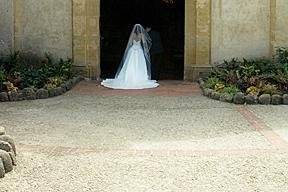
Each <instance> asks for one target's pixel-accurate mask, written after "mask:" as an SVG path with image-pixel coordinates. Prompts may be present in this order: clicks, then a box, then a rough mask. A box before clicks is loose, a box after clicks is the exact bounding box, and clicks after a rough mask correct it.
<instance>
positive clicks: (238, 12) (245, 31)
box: [211, 0, 270, 63]
mask: <svg viewBox="0 0 288 192" xmlns="http://www.w3.org/2000/svg"><path fill="white" fill-rule="evenodd" d="M211 28H212V33H211V35H212V45H211V50H212V56H211V62H212V63H214V62H219V61H222V60H223V59H230V58H232V57H238V58H243V57H248V58H249V57H262V56H270V0H253V1H251V0H241V1H239V0H213V1H212V25H211Z"/></svg>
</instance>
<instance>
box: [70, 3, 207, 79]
mask: <svg viewBox="0 0 288 192" xmlns="http://www.w3.org/2000/svg"><path fill="white" fill-rule="evenodd" d="M72 7H73V11H72V12H73V57H74V61H75V63H76V65H77V67H79V68H81V69H83V70H85V73H86V74H87V76H88V77H90V78H99V77H100V27H99V25H100V0H73V6H72ZM210 20H211V0H201V1H199V0H186V1H185V61H184V79H185V80H195V79H196V78H197V77H198V76H199V74H200V73H201V72H203V71H205V70H206V69H208V68H209V67H210V55H211V54H210V49H211V48H210V47H211V46H210V44H211V26H210V25H211V22H210Z"/></svg>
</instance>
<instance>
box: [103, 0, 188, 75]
mask: <svg viewBox="0 0 288 192" xmlns="http://www.w3.org/2000/svg"><path fill="white" fill-rule="evenodd" d="M184 1H185V0H174V1H171V0H101V19H100V25H101V28H100V30H101V77H102V78H112V77H114V75H115V73H116V71H117V68H118V65H119V63H120V61H121V59H122V55H123V52H124V49H125V48H126V44H127V41H128V37H129V35H130V32H131V30H132V28H133V25H134V24H136V23H140V24H144V25H145V24H151V25H152V26H153V29H154V30H157V31H158V32H160V34H161V38H162V42H163V46H164V53H163V62H162V64H161V67H160V79H171V80H182V79H183V72H184V17H185V16H184V10H185V3H184Z"/></svg>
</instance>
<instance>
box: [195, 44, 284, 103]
mask: <svg viewBox="0 0 288 192" xmlns="http://www.w3.org/2000/svg"><path fill="white" fill-rule="evenodd" d="M199 84H200V87H201V89H202V90H203V94H204V95H205V96H207V97H209V98H212V99H215V100H220V101H223V102H229V103H234V104H263V105H269V104H273V105H283V104H284V105H288V49H287V48H279V49H278V50H277V52H276V55H275V57H274V58H273V60H268V59H250V60H248V59H243V60H238V59H232V60H230V61H224V63H223V64H220V65H216V67H214V68H213V69H212V71H211V73H210V74H209V76H208V77H207V78H204V79H200V80H199Z"/></svg>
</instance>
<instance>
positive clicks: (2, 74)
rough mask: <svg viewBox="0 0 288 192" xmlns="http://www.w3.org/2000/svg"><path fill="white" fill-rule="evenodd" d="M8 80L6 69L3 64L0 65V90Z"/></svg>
mask: <svg viewBox="0 0 288 192" xmlns="http://www.w3.org/2000/svg"><path fill="white" fill-rule="evenodd" d="M5 80H6V75H5V71H4V68H3V67H2V66H0V91H2V90H3V83H4V82H5Z"/></svg>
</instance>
